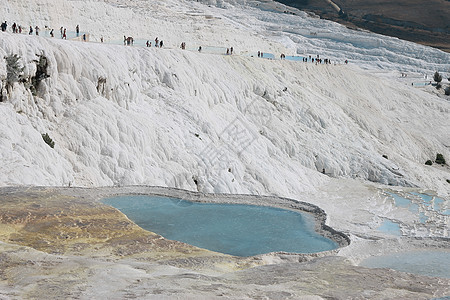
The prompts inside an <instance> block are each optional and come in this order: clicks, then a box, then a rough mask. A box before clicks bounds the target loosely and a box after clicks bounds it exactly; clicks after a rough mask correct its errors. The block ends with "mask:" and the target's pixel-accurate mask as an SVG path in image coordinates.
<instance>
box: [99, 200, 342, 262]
mask: <svg viewBox="0 0 450 300" xmlns="http://www.w3.org/2000/svg"><path fill="white" fill-rule="evenodd" d="M103 203H105V204H108V205H111V206H113V207H115V208H117V209H119V210H120V211H121V212H123V213H124V214H125V215H127V217H128V218H129V219H130V220H132V221H133V222H135V223H136V224H137V225H139V226H140V227H142V228H144V229H146V230H149V231H152V232H155V233H157V234H160V235H162V236H163V237H165V238H167V239H171V240H177V241H181V242H185V243H188V244H191V245H194V246H197V247H201V248H205V249H209V250H212V251H216V252H221V253H226V254H231V255H235V256H253V255H258V254H263V253H269V252H275V251H285V252H294V253H314V252H321V251H327V250H332V249H336V248H337V247H338V245H337V243H336V242H334V241H332V240H330V239H328V238H325V237H323V236H321V235H319V234H318V233H316V232H315V231H314V227H315V222H314V217H313V216H311V215H310V214H307V213H301V212H296V211H291V210H285V209H280V208H273V207H266V206H254V205H241V204H217V203H199V202H191V201H186V200H181V199H176V198H168V197H156V196H120V197H113V198H108V199H104V200H103Z"/></svg>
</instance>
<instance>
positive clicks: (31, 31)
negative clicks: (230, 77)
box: [28, 26, 33, 35]
mask: <svg viewBox="0 0 450 300" xmlns="http://www.w3.org/2000/svg"><path fill="white" fill-rule="evenodd" d="M28 34H29V35H32V34H33V27H32V26H30V32H28Z"/></svg>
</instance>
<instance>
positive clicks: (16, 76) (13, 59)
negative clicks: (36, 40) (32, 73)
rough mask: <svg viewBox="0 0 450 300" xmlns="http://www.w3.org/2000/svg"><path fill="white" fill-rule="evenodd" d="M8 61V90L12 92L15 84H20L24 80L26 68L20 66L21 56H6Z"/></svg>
mask: <svg viewBox="0 0 450 300" xmlns="http://www.w3.org/2000/svg"><path fill="white" fill-rule="evenodd" d="M5 60H6V90H7V91H8V92H10V91H11V89H12V87H13V85H14V82H18V81H19V80H21V79H22V75H23V69H24V67H21V66H20V63H19V60H20V56H18V55H17V54H11V55H10V56H5Z"/></svg>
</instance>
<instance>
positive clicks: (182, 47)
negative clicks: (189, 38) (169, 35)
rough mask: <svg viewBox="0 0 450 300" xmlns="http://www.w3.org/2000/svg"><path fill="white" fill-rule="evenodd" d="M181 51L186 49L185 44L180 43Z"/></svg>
mask: <svg viewBox="0 0 450 300" xmlns="http://www.w3.org/2000/svg"><path fill="white" fill-rule="evenodd" d="M181 49H183V50H184V49H186V43H185V42H182V43H181Z"/></svg>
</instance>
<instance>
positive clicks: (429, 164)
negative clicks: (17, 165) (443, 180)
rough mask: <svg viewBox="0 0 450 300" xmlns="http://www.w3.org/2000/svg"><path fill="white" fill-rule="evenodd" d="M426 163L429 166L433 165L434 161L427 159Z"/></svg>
mask: <svg viewBox="0 0 450 300" xmlns="http://www.w3.org/2000/svg"><path fill="white" fill-rule="evenodd" d="M425 164H426V165H427V166H431V165H433V162H432V161H431V160H427V161H426V162H425Z"/></svg>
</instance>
